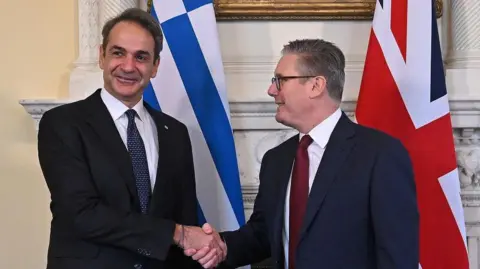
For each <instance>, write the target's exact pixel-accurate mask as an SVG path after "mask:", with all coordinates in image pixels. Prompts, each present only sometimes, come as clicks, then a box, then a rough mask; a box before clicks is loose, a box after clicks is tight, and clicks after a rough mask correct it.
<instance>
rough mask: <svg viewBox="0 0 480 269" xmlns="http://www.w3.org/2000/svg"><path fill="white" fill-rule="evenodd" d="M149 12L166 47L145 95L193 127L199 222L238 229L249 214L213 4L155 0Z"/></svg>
mask: <svg viewBox="0 0 480 269" xmlns="http://www.w3.org/2000/svg"><path fill="white" fill-rule="evenodd" d="M151 14H152V15H153V16H154V17H156V18H157V19H158V21H159V23H160V25H161V27H162V30H163V34H164V49H163V51H162V52H161V54H160V66H159V70H158V74H157V77H156V78H154V79H152V80H151V85H150V87H149V88H147V90H146V91H145V94H144V99H145V101H146V102H148V103H149V104H151V105H152V106H153V107H156V108H157V109H159V110H161V111H163V112H165V113H166V114H169V115H171V116H173V117H175V118H176V119H178V120H180V121H181V122H183V123H184V124H186V125H187V127H188V129H189V132H190V138H191V140H192V147H193V157H194V164H195V176H196V180H197V197H198V202H199V205H200V206H199V209H200V210H199V214H200V220H201V224H203V222H204V221H207V222H208V223H210V224H212V225H213V226H214V227H215V228H216V229H217V230H219V231H223V230H235V229H238V228H239V227H240V226H241V225H243V224H244V223H245V215H244V209H243V201H242V193H241V188H240V179H239V171H238V165H237V158H236V154H235V144H234V140H233V132H232V127H231V125H230V115H229V106H228V100H227V92H226V86H225V76H224V70H223V64H222V58H221V54H220V45H219V41H218V33H217V26H216V20H215V13H214V8H213V3H212V1H211V0H168V1H166V0H154V1H153V5H152V7H151Z"/></svg>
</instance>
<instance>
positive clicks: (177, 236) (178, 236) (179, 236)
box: [173, 224, 185, 247]
mask: <svg viewBox="0 0 480 269" xmlns="http://www.w3.org/2000/svg"><path fill="white" fill-rule="evenodd" d="M184 237H185V227H184V226H183V225H181V224H175V231H174V233H173V242H174V243H175V245H177V246H180V247H183V239H184Z"/></svg>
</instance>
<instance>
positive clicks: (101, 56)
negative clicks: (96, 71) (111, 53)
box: [98, 44, 105, 69]
mask: <svg viewBox="0 0 480 269" xmlns="http://www.w3.org/2000/svg"><path fill="white" fill-rule="evenodd" d="M104 61H105V51H104V50H103V45H102V44H100V46H98V65H99V66H100V69H103V64H104Z"/></svg>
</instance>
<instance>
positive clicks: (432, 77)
mask: <svg viewBox="0 0 480 269" xmlns="http://www.w3.org/2000/svg"><path fill="white" fill-rule="evenodd" d="M356 119H357V122H358V123H359V124H362V125H366V126H370V127H373V128H376V129H380V130H382V131H384V132H386V133H388V134H390V135H392V136H394V137H397V138H398V139H400V140H401V141H402V142H403V144H404V145H405V147H407V149H408V151H409V154H410V156H411V158H412V162H413V167H414V173H415V181H416V186H417V195H418V205H419V211H420V265H419V267H420V268H423V269H467V268H468V254H467V245H466V234H465V222H464V216H463V208H462V203H461V199H460V182H459V177H458V170H457V164H456V157H455V148H454V142H453V135H452V123H451V119H450V109H449V103H448V95H447V90H446V85H445V76H444V71H443V65H442V56H441V51H440V42H439V37H438V29H437V22H436V16H435V11H434V3H433V1H432V0H377V3H376V8H375V14H374V19H373V24H372V30H371V35H370V41H369V46H368V51H367V56H366V61H365V68H364V73H363V78H362V83H361V86H360V93H359V97H358V103H357V108H356Z"/></svg>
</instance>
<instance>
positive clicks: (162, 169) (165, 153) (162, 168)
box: [144, 103, 174, 212]
mask: <svg viewBox="0 0 480 269" xmlns="http://www.w3.org/2000/svg"><path fill="white" fill-rule="evenodd" d="M144 106H145V108H146V109H147V111H148V113H149V114H150V116H152V119H153V121H154V122H155V126H156V128H157V136H158V165H157V174H156V179H155V186H154V187H153V190H152V195H153V199H155V197H161V196H162V195H160V192H161V191H162V190H165V189H168V188H164V186H165V183H166V180H167V179H168V178H170V173H171V172H172V169H171V166H172V164H170V159H169V158H168V157H169V156H171V154H169V152H171V151H172V150H173V148H172V146H174V145H171V144H169V141H172V140H171V139H168V136H169V135H170V134H169V129H168V126H167V125H165V124H164V120H162V117H161V114H160V112H158V111H155V110H154V109H153V108H152V107H151V106H149V105H148V104H147V103H144ZM157 204H158V203H153V202H152V203H151V207H150V212H152V211H153V210H154V207H155V205H157Z"/></svg>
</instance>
